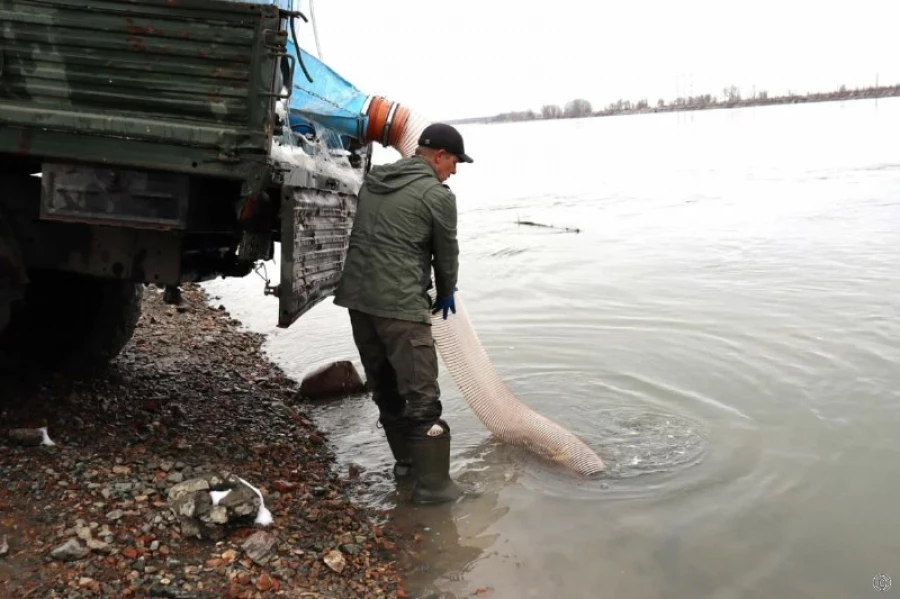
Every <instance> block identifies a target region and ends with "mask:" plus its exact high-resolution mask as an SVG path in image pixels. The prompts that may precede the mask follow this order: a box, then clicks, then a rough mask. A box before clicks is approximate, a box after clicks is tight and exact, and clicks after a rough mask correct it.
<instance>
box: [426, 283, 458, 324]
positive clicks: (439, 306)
mask: <svg viewBox="0 0 900 599" xmlns="http://www.w3.org/2000/svg"><path fill="white" fill-rule="evenodd" d="M453 291H459V289H458V288H456V287H454V288H453ZM441 310H443V311H444V320H447V312H448V311H450V312H453V313H454V314H456V300H455V299H453V294H452V293H451V294H450V297H445V298H442V299H438V300H435V302H434V306H433V309H432V310H431V313H432V314H437V313H438V312H440V311H441Z"/></svg>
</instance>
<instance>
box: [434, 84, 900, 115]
mask: <svg viewBox="0 0 900 599" xmlns="http://www.w3.org/2000/svg"><path fill="white" fill-rule="evenodd" d="M895 97H900V85H891V86H882V87H869V88H864V89H853V90H844V89H841V90H838V91H832V92H818V93H808V94H802V95H800V94H788V95H783V96H773V97H768V96H767V95H765V93H764V92H763V93H762V95H757V96H755V97H753V98H745V99H733V100H719V99H717V98H713V97H711V96H709V95H705V96H697V97H692V98H687V99H685V98H678V99H677V100H675V101H674V102H673V103H665V102H663V101H662V100H660V101H659V102H658V103H657V105H656V106H650V105H649V104H647V103H646V101H641V102H638V103H636V104H635V105H634V106H632V105H631V104H630V102H622V101H621V100H620V101H619V103H618V106H615V107H612V106H611V107H608V108H606V109H603V110H597V111H591V112H589V113H583V114H559V115H558V116H549V117H545V116H542V115H541V114H539V113H537V112H535V111H532V110H526V111H520V112H507V113H502V114H497V115H493V116H485V117H472V118H465V119H452V120H447V121H446V122H448V123H451V124H454V125H468V124H497V123H515V122H527V121H555V120H567V119H586V118H599V117H609V116H629V115H639V114H665V113H672V112H695V111H698V110H723V109H733V108H749V107H756V106H780V105H785V104H788V105H792V104H813V103H822V102H845V101H852V100H879V99H884V98H895Z"/></svg>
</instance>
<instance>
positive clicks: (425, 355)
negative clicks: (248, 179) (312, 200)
mask: <svg viewBox="0 0 900 599" xmlns="http://www.w3.org/2000/svg"><path fill="white" fill-rule="evenodd" d="M459 162H472V159H471V158H470V157H469V156H468V155H467V154H466V153H465V149H464V147H463V139H462V136H461V135H460V134H459V132H458V131H457V130H456V129H455V128H453V127H452V126H450V125H447V124H443V123H435V124H432V125H429V126H428V127H426V128H425V129H424V130H423V131H422V134H421V135H420V137H419V147H418V148H417V149H416V152H415V155H414V156H410V157H408V158H402V159H400V160H398V161H397V162H395V163H393V164H388V165H381V166H376V167H373V168H372V170H371V171H370V172H369V174H368V176H367V177H366V180H365V182H364V184H363V186H362V188H361V189H360V192H359V203H358V206H357V211H356V218H355V221H354V223H353V230H352V232H351V234H350V244H349V249H348V251H347V259H346V263H345V264H344V270H343V273H342V275H341V280H340V283H339V284H338V288H337V291H336V292H335V298H334V303H335V304H336V305H338V306H343V307H345V308H347V309H348V310H349V313H350V323H351V326H352V328H353V339H354V342H355V343H356V347H357V349H358V350H359V355H360V358H361V360H362V364H363V369H364V370H365V373H366V378H367V379H368V381H369V386H370V388H371V389H372V394H373V399H374V401H375V403H376V404H377V405H378V411H379V422H380V423H381V425H382V427H384V432H385V436H386V437H387V441H388V445H390V448H391V451H392V452H393V454H394V459H395V460H396V464H395V465H394V474H395V476H397V477H398V478H403V477H408V476H410V475H412V476H413V477H414V480H415V484H414V486H413V493H412V500H413V502H415V503H438V502H444V501H452V500H454V499H456V498H457V497H459V496H460V495H461V493H462V489H461V488H460V487H459V485H457V484H456V483H455V482H454V481H453V480H452V479H451V478H450V474H449V470H450V427H449V426H448V425H447V422H446V421H444V420H442V419H441V402H440V389H439V387H438V382H437V377H438V358H437V351H436V349H435V347H434V338H433V337H432V335H431V314H436V313H438V312H439V311H443V315H442V316H443V318H444V319H446V318H447V314H448V311H452V312H453V313H456V306H455V304H454V301H453V293H454V291H456V281H457V274H458V270H459V261H458V258H459V245H458V243H457V240H456V197H455V196H454V195H453V192H451V191H450V188H449V187H447V186H446V185H444V181H446V180H447V179H448V178H449V177H450V175H452V174H455V173H456V165H457V163H459ZM432 267H433V268H434V287H435V292H436V299H435V302H434V304H433V305H432V302H431V298H430V296H429V294H428V290H429V289H430V288H431V287H432V281H431V269H432ZM432 309H433V311H431V312H430V310H432Z"/></svg>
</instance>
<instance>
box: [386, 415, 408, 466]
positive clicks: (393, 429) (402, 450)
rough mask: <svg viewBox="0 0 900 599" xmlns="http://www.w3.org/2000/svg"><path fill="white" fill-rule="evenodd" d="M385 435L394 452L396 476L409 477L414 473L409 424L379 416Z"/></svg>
mask: <svg viewBox="0 0 900 599" xmlns="http://www.w3.org/2000/svg"><path fill="white" fill-rule="evenodd" d="M379 422H381V426H382V428H384V436H385V437H386V438H387V442H388V446H390V448H391V453H393V454H394V477H395V478H398V479H399V478H409V477H410V476H411V475H412V470H413V468H412V459H411V458H410V455H409V448H408V447H407V429H408V427H407V425H406V423H405V422H404V421H403V420H401V419H396V418H391V417H390V416H381V418H379Z"/></svg>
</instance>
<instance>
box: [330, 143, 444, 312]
mask: <svg viewBox="0 0 900 599" xmlns="http://www.w3.org/2000/svg"><path fill="white" fill-rule="evenodd" d="M432 266H433V267H434V284H435V287H436V291H437V297H439V298H443V297H447V296H449V295H450V294H451V293H452V292H453V289H454V287H455V286H456V278H457V275H458V273H459V244H458V243H457V240H456V196H454V195H453V192H451V191H450V189H449V188H448V187H447V186H445V185H443V184H442V183H441V182H440V181H439V180H438V178H437V176H436V175H435V172H434V169H433V168H432V167H431V165H429V164H428V163H427V162H426V161H425V160H424V159H423V158H420V157H418V156H412V157H410V158H402V159H400V160H398V161H397V162H394V163H393V164H387V165H381V166H375V167H373V168H372V170H371V171H370V172H369V174H368V176H367V177H366V180H365V182H364V183H363V186H362V188H361V189H360V191H359V203H358V205H357V209H356V217H355V219H354V222H353V230H352V232H351V234H350V244H349V249H348V250H347V258H346V262H345V264H344V269H343V273H342V274H341V280H340V282H339V283H338V287H337V290H336V292H335V297H334V303H335V304H337V305H338V306H343V307H345V308H350V309H354V310H359V311H361V312H366V313H368V314H373V315H375V316H383V317H386V318H398V319H401V320H412V321H417V322H425V323H430V322H431V313H430V308H431V300H430V298H429V297H428V289H429V288H430V287H431V268H432Z"/></svg>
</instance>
